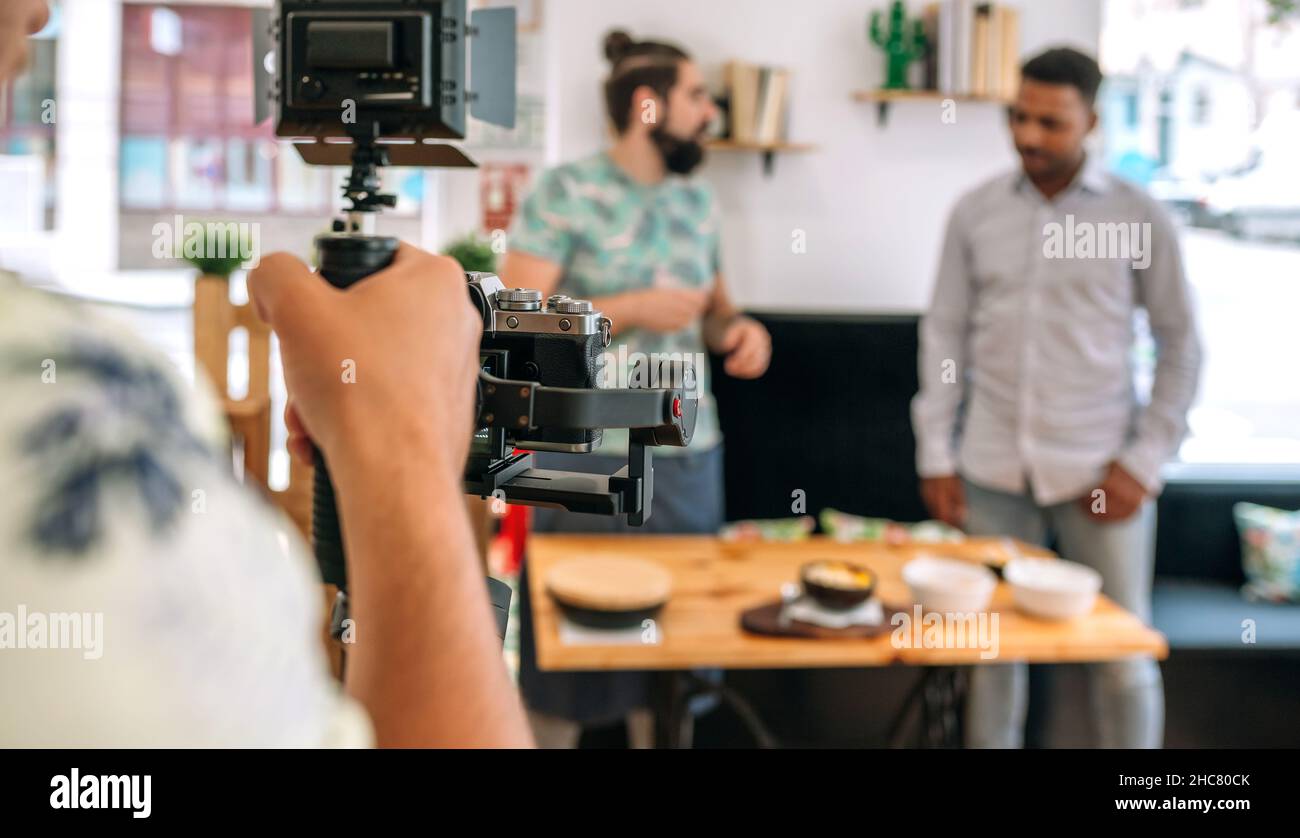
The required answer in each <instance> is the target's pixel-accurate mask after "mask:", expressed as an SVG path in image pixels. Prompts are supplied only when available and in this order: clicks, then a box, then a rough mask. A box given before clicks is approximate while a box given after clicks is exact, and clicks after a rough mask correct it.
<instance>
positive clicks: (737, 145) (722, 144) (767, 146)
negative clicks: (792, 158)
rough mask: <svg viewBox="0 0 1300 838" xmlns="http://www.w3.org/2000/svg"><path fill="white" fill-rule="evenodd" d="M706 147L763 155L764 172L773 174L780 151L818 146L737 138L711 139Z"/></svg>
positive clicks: (801, 150) (794, 150)
mask: <svg viewBox="0 0 1300 838" xmlns="http://www.w3.org/2000/svg"><path fill="white" fill-rule="evenodd" d="M704 147H705V148H706V149H708V150H709V151H748V152H757V153H759V154H761V155H763V174H765V175H770V174H772V169H773V164H774V162H775V159H776V154H777V153H778V152H780V153H782V154H784V153H787V152H791V153H794V152H805V151H813V150H814V149H816V146H814V145H810V144H808V143H743V142H736V141H735V140H709V141H708V142H707V143H705V145H704Z"/></svg>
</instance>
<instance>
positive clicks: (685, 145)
mask: <svg viewBox="0 0 1300 838" xmlns="http://www.w3.org/2000/svg"><path fill="white" fill-rule="evenodd" d="M703 135H704V132H703V131H701V132H699V133H698V134H696V135H695V137H692V138H690V139H686V140H683V139H682V138H680V137H674V136H673V135H672V134H669V133H668V132H667V131H666V130H664V127H663V126H662V125H657V126H655V129H654V131H652V132H651V133H650V138H651V139H652V140H654V144H655V148H657V149H659V156H660V157H662V158H663V161H664V168H666V169H667V170H668V171H670V172H672V173H673V174H675V175H689V174H690V173H691V172H693V171H695V168H696V167H697V166H699V165H700V164H701V163H703V162H704V145H703V143H701V142H700V139H699V138H700V137H702V136H703Z"/></svg>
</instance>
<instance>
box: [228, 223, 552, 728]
mask: <svg viewBox="0 0 1300 838" xmlns="http://www.w3.org/2000/svg"><path fill="white" fill-rule="evenodd" d="M249 294H250V296H251V297H252V299H253V303H254V305H255V306H256V307H257V311H258V313H259V314H260V315H261V316H262V318H263V319H264V320H266V321H267V323H269V324H270V325H271V327H272V328H273V329H275V331H276V332H277V333H278V334H279V336H280V352H281V355H282V356H283V358H284V371H285V379H286V381H287V383H288V386H289V395H290V398H291V399H292V402H291V404H292V407H291V408H290V409H289V410H288V411H287V415H286V417H285V418H286V420H287V421H288V423H289V429H290V433H291V438H292V442H291V443H290V445H291V447H292V449H293V451H294V453H295V454H296V455H298V456H302V455H304V454H307V453H309V450H308V448H307V444H306V441H307V438H308V437H310V438H311V439H314V440H315V441H316V443H317V444H318V445H320V447H321V449H322V450H323V451H324V453H325V459H326V461H327V462H328V463H329V467H330V475H331V477H332V478H333V481H334V487H335V495H336V498H337V502H338V508H339V515H340V520H341V522H342V530H343V542H344V547H345V550H346V554H347V570H348V584H349V591H348V594H349V599H350V603H351V619H352V622H353V627H354V631H355V637H354V642H352V643H350V644H349V646H348V659H347V689H348V692H349V693H351V694H352V695H353V696H355V697H356V698H357V700H358V701H360V702H361V704H362V705H363V706H364V707H365V708H366V711H367V712H368V713H369V715H370V719H371V721H372V722H373V724H374V728H375V736H376V740H377V742H378V744H380V745H384V746H446V745H454V746H474V745H489V746H524V745H528V744H529V743H530V742H531V737H530V736H529V733H528V726H527V722H526V721H525V718H524V712H523V707H522V705H521V704H520V702H519V697H518V693H517V692H516V691H515V690H514V688H513V687H512V685H511V684H510V680H509V676H508V675H507V673H506V670H505V666H504V664H503V662H502V660H501V647H500V642H499V640H498V639H497V637H496V631H495V629H494V626H493V622H492V617H491V608H490V606H489V605H488V601H487V595H486V591H485V589H484V584H483V570H482V566H481V564H480V562H479V560H478V554H477V550H476V547H475V542H474V534H473V531H472V530H471V528H470V523H469V518H468V516H467V514H466V511H465V500H464V494H463V492H464V490H463V488H462V481H463V479H464V467H465V457H466V455H467V453H468V450H469V444H470V437H471V435H472V433H473V425H474V423H473V412H474V397H475V392H476V391H475V386H474V384H475V378H476V375H477V371H478V358H479V356H478V349H479V334H480V331H481V328H482V327H481V324H480V321H479V319H478V316H477V314H476V313H475V311H474V309H473V306H472V305H471V304H470V301H469V294H468V292H467V290H466V287H465V274H464V272H463V271H462V270H461V268H460V266H459V265H458V264H457V263H456V262H455V261H453V260H451V259H446V258H443V257H439V256H432V255H430V254H428V253H425V252H423V251H421V250H418V249H416V248H413V247H410V246H408V245H403V246H402V248H401V249H400V250H399V251H398V253H397V257H396V258H395V259H394V261H393V264H392V265H390V266H389V267H388V268H385V269H384V270H382V271H379V272H378V273H376V274H374V275H373V276H370V277H367V278H366V279H364V280H362V281H361V282H358V283H357V284H356V285H353V286H351V287H350V288H348V289H347V290H344V291H340V290H338V289H336V288H333V287H332V286H330V285H329V284H328V283H326V282H325V281H324V280H323V279H322V278H321V277H319V276H317V275H315V274H313V273H312V272H311V271H310V270H308V268H307V266H306V265H304V264H303V263H302V262H300V261H299V260H297V259H295V258H294V257H292V256H288V255H285V254H276V255H273V256H269V257H267V258H265V259H263V260H262V263H261V265H260V266H259V267H258V268H257V269H255V270H254V271H253V272H252V273H251V274H250V275H249Z"/></svg>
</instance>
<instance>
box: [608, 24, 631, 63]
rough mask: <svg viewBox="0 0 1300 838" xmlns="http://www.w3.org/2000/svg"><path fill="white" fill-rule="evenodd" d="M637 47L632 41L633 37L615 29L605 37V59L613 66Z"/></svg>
mask: <svg viewBox="0 0 1300 838" xmlns="http://www.w3.org/2000/svg"><path fill="white" fill-rule="evenodd" d="M635 45H636V41H634V40H632V36H631V35H629V34H627V33H626V32H624V31H623V30H622V29H615V30H614V31H613V32H610V33H609V34H608V35H606V36H605V58H607V59H608V60H609V62H610V63H611V64H617V63H618V62H619V61H621V60H622V59H623V57H624V56H625V55H627V54H628V51H630V50H631V49H632V47H633V46H635Z"/></svg>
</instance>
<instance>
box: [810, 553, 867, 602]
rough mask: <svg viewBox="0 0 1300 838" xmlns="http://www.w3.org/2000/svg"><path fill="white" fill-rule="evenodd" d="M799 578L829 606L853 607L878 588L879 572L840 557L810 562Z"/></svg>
mask: <svg viewBox="0 0 1300 838" xmlns="http://www.w3.org/2000/svg"><path fill="white" fill-rule="evenodd" d="M799 581H800V582H802V583H803V589H804V592H805V593H806V594H808V596H810V597H812V598H813V600H815V601H816V602H818V603H819V604H821V605H824V606H826V607H827V608H836V609H842V608H852V607H854V606H855V605H858V604H860V603H863V602H866V600H867V599H868V598H869V597H870V596H871V593H872V592H873V591H874V590H875V589H876V574H874V573H872V572H871V571H870V570H869V569H867V568H865V567H863V566H861V565H856V564H853V563H852V562H846V561H841V560H839V559H819V560H817V561H814V562H808V563H807V564H805V565H804V566H803V567H802V568H800V570H799Z"/></svg>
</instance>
